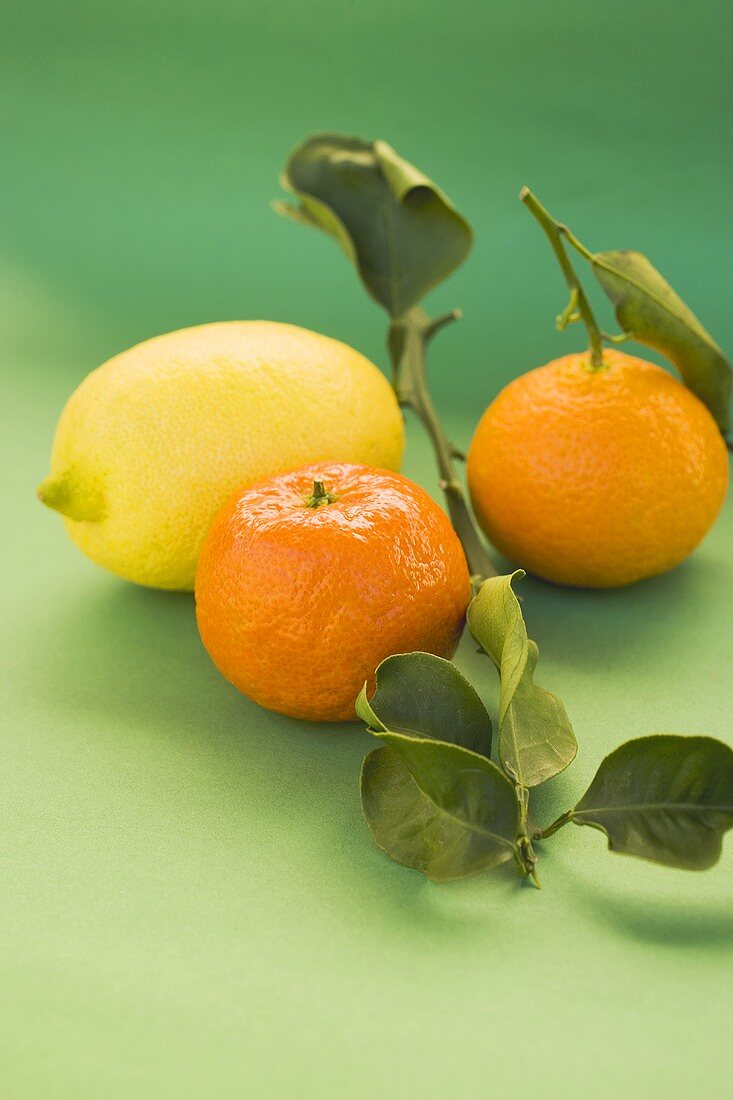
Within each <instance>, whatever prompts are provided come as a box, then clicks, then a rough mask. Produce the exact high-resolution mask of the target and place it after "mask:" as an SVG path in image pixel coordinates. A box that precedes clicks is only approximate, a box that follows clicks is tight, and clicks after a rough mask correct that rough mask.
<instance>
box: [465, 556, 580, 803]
mask: <svg viewBox="0 0 733 1100" xmlns="http://www.w3.org/2000/svg"><path fill="white" fill-rule="evenodd" d="M523 576H524V573H523V572H522V570H521V569H520V570H517V572H516V573H513V574H511V575H510V576H503V577H491V578H489V580H487V581H484V583H483V584H482V585H481V587H480V589H479V590H478V592H477V594H476V595H475V596H474V598H473V599H472V600H471V603H470V604H469V606H468V613H467V619H468V628H469V630H470V631H471V634H472V635H473V636H474V638H475V639H476V641H477V642H478V643H479V645H480V646H481V648H482V649H483V650H484V651H485V652H486V653H487V654H488V655H489V657H490V658H491V660H492V661H493V662H494V664H495V665H496V667H497V669H498V671H499V676H500V681H501V686H500V689H499V759H500V760H501V763H502V766H503V768H504V770H505V771H506V772H508V774H509V775H511V776H512V777H513V778H514V779H515V780H516V782H517V783H518V784H519V785H520V786H522V787H535V786H537V785H538V784H539V783H544V782H545V781H546V780H547V779H551V778H552V777H553V776H554V775H557V774H558V773H559V772H561V771H563V769H564V768H566V767H567V766H568V764H570V762H571V761H572V760H573V759H574V757H575V754H576V752H577V751H578V743H577V741H576V740H575V734H574V733H573V727H572V726H571V725H570V719H569V718H568V716H567V712H566V710H565V707H564V706H563V704H562V703H561V701H560V700H559V699H558V698H557V697H556V696H554V695H552V694H551V693H550V692H549V691H545V689H544V688H541V687H539V686H538V685H537V684H535V682H534V670H535V666H536V664H537V659H538V657H539V650H538V648H537V645H536V644H535V643H534V642H533V641H531V640H530V639H529V638H528V637H527V627H526V626H525V623H524V618H523V617H522V610H521V608H520V606H519V601H518V600H517V597H516V596H515V594H514V590H513V588H512V583H513V581H514V580H515V579H516V578H518V577H519V578H521V577H523Z"/></svg>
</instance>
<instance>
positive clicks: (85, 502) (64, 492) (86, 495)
mask: <svg viewBox="0 0 733 1100" xmlns="http://www.w3.org/2000/svg"><path fill="white" fill-rule="evenodd" d="M36 496H37V497H38V499H39V500H40V502H41V504H45V505H46V507H47V508H53V510H54V511H55V512H60V513H61V515H62V516H67V517H68V519H75V520H81V521H86V522H90V523H95V522H97V521H98V520H101V519H104V514H105V512H104V503H103V501H102V497H101V494H100V493H99V492H98V491H97V490H95V489H90V488H89V487H88V486H84V485H82V484H81V483H80V482H79V480H78V478H77V477H76V476H75V475H74V471H73V470H67V472H66V473H64V474H60V475H59V476H57V477H55V476H53V475H52V476H51V477H47V478H46V479H45V480H44V481H42V482H41V484H40V485H39V486H38V489H37V490H36Z"/></svg>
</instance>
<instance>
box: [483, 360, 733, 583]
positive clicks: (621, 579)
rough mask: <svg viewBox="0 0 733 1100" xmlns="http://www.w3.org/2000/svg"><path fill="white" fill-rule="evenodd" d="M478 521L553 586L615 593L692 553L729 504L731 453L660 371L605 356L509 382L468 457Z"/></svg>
mask: <svg viewBox="0 0 733 1100" xmlns="http://www.w3.org/2000/svg"><path fill="white" fill-rule="evenodd" d="M468 483H469V489H470V492H471V498H472V501H473V505H474V509H475V512H476V516H477V518H478V520H479V523H480V524H481V526H482V527H483V529H484V531H485V532H486V534H487V536H488V537H489V539H490V540H491V541H492V542H493V543H494V545H495V546H496V547H497V548H498V549H499V550H500V551H501V552H502V553H504V554H506V555H507V556H508V557H509V558H511V559H513V560H515V561H517V562H518V563H519V564H520V565H522V566H523V567H524V568H525V569H527V570H529V571H530V572H532V573H535V574H536V575H537V576H539V577H544V578H545V579H547V580H550V581H555V582H556V583H558V584H567V585H578V586H584V587H590V588H613V587H616V586H620V585H626V584H631V583H632V582H634V581H638V580H640V579H642V578H643V577H651V576H654V575H655V574H657V573H664V572H665V571H666V570H668V569H671V568H672V567H673V566H675V565H677V564H678V563H679V562H681V561H682V559H683V558H685V557H687V555H688V554H689V553H690V552H691V551H692V550H693V549H694V547H695V546H697V544H698V543H699V542H700V540H701V539H702V538H703V536H704V535H705V533H706V532H707V531H708V529H709V528H710V526H711V525H712V523H713V521H714V519H715V517H716V515H717V514H718V511H719V510H720V507H721V505H722V503H723V499H724V497H725V491H726V486H727V483H728V456H727V453H726V447H725V443H724V442H723V439H722V437H721V435H720V432H719V430H718V428H717V426H716V424H715V422H714V420H713V418H712V416H711V415H710V413H709V412H708V410H707V408H706V407H705V406H704V405H703V404H702V402H701V401H700V400H698V398H697V397H695V395H694V394H693V393H691V391H690V390H688V389H687V388H686V387H685V386H683V385H682V384H681V383H680V382H678V381H677V380H676V379H675V378H673V377H672V376H671V375H670V374H668V373H667V372H666V371H664V370H662V369H661V368H660V367H657V366H655V365H654V364H652V363H648V362H646V361H645V360H643V359H637V358H635V357H634V356H631V355H626V354H624V353H623V352H621V351H618V350H616V349H606V350H605V351H604V353H603V366H602V367H600V368H594V367H592V366H591V365H590V358H589V354H588V353H587V352H585V353H576V354H573V355H566V356H564V357H563V358H561V359H555V360H554V361H553V362H551V363H547V364H546V365H545V366H543V367H538V368H537V369H536V370H532V371H529V372H528V373H527V374H524V375H522V376H521V377H520V378H517V379H515V381H513V382H511V383H510V384H509V385H508V386H507V387H506V388H505V389H504V390H502V392H501V393H500V394H499V396H498V397H497V398H496V400H495V401H494V402H493V403H492V404H491V405H490V406H489V407H488V409H487V410H486V412H485V413H484V415H483V417H482V419H481V421H480V423H479V425H478V427H477V429H476V433H475V435H474V437H473V441H472V443H471V448H470V452H469V455H468Z"/></svg>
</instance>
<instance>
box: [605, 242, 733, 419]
mask: <svg viewBox="0 0 733 1100" xmlns="http://www.w3.org/2000/svg"><path fill="white" fill-rule="evenodd" d="M591 265H592V267H593V271H594V273H595V276H596V278H597V279H598V282H599V283H600V284H601V286H602V287H603V289H604V290H605V292H606V294H607V295H608V296H609V298H610V299H611V301H612V302H613V305H614V308H615V310H616V317H617V318H618V322H619V324H620V325H621V326H622V327H623V328H624V330H625V331H626V332H629V333H630V334H631V335H632V336H633V337H634V339H635V340H639V341H640V342H641V343H642V344H648V345H649V347H652V348H656V350H657V351H661V352H662V353H663V354H664V355H666V356H667V357H668V358H669V359H670V360H671V361H672V362H673V363H674V365H675V366H676V367H677V369H678V370H679V372H680V374H681V375H682V379H683V381H684V383H685V385H686V386H687V387H688V388H689V389H691V390H692V392H693V393H694V394H696V396H697V397H699V398H700V400H701V401H702V402H703V403H704V404H705V405H707V407H708V408H709V409H710V412H711V413H712V415H713V417H714V418H715V421H716V423H717V424H718V425H719V427H720V429H721V431H724V432H725V431H727V430H728V428H729V426H730V418H729V405H730V395H731V367H730V364H729V362H728V360H727V359H726V358H725V356H724V355H723V352H722V351H721V350H720V348H719V347H718V345H717V344H716V343H715V341H714V340H713V338H712V336H711V335H710V334H709V333H708V332H707V331H706V329H704V328H703V326H702V325H701V324H700V322H699V321H698V319H697V317H696V316H695V314H694V313H693V312H692V310H690V309H689V308H688V307H687V306H686V305H685V303H684V302H683V301H682V299H681V298H680V297H679V295H678V294H676V293H675V291H674V290H673V289H672V287H671V286H670V285H669V283H668V282H667V281H666V280H665V279H664V278H663V277H662V275H660V273H659V272H658V271H657V269H656V268H655V267H654V266H653V265H652V264H651V263H650V262H649V260H648V259H647V258H646V256H644V255H642V253H641V252H631V251H627V250H618V251H611V252H597V253H596V254H595V255H593V256H592V257H591Z"/></svg>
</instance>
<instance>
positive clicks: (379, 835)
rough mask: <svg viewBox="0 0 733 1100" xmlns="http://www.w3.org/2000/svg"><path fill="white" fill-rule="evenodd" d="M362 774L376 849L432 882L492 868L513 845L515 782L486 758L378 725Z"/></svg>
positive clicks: (516, 812)
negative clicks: (377, 743)
mask: <svg viewBox="0 0 733 1100" xmlns="http://www.w3.org/2000/svg"><path fill="white" fill-rule="evenodd" d="M378 736H379V737H380V738H381V739H382V740H383V741H385V742H386V743H387V747H386V748H381V749H377V750H376V751H375V752H371V753H369V755H368V756H367V758H366V760H365V761H364V766H363V768H362V774H361V800H362V807H363V809H364V815H365V817H366V819H367V822H368V824H369V828H370V829H371V832H372V835H373V836H374V839H375V840H376V842H377V844H378V845H379V847H380V848H382V849H383V850H384V851H385V852H386V853H387V854H388V855H389V856H391V857H392V859H394V860H396V861H397V862H398V863H404V864H406V865H407V866H408V867H414V868H415V869H416V870H418V871H423V872H424V873H425V874H426V875H427V876H428V877H429V878H432V879H437V880H446V879H455V878H462V877H463V876H464V875H472V874H476V873H477V872H478V871H485V870H488V869H489V868H491V867H496V866H498V865H499V864H500V863H504V862H506V860H508V859H511V858H512V857H513V856H514V854H515V850H516V838H517V830H518V824H519V808H518V804H517V799H516V795H515V792H514V787H513V786H512V784H511V782H510V781H509V779H507V777H506V776H505V775H504V774H503V772H501V771H500V769H499V768H497V767H496V765H495V764H492V763H491V761H490V760H487V759H486V757H485V756H479V755H478V753H474V752H470V751H469V750H468V749H464V748H461V747H460V746H459V745H449V744H447V743H446V742H444V741H433V740H429V739H426V738H419V737H408V736H407V735H406V734H403V733H391V732H390V731H388V730H382V731H381V732H380V733H379V734H378Z"/></svg>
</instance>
